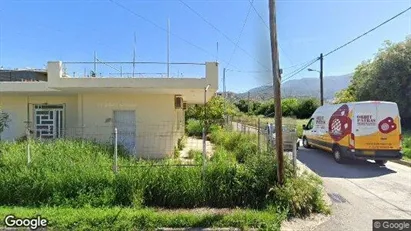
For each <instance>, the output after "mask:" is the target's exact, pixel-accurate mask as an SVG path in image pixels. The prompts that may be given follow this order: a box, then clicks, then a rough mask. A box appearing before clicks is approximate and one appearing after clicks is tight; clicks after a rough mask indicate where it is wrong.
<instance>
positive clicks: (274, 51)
mask: <svg viewBox="0 0 411 231" xmlns="http://www.w3.org/2000/svg"><path fill="white" fill-rule="evenodd" d="M268 5H269V10H270V41H271V62H272V70H273V84H274V112H275V114H274V115H275V137H276V138H275V149H276V154H277V164H278V166H277V180H278V183H279V184H280V185H281V184H283V183H284V154H283V129H282V127H283V126H282V111H281V78H280V62H279V58H278V44H277V25H276V12H275V0H269V3H268Z"/></svg>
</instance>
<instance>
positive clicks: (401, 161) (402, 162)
mask: <svg viewBox="0 0 411 231" xmlns="http://www.w3.org/2000/svg"><path fill="white" fill-rule="evenodd" d="M390 161H391V162H394V163H397V164H401V165H405V166H408V167H411V162H408V161H405V160H390Z"/></svg>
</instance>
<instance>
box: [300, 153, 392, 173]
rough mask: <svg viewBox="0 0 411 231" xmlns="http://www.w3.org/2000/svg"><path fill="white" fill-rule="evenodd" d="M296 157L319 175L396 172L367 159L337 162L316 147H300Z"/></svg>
mask: <svg viewBox="0 0 411 231" xmlns="http://www.w3.org/2000/svg"><path fill="white" fill-rule="evenodd" d="M297 159H298V160H299V161H301V162H302V163H303V164H305V165H306V166H307V167H308V168H310V169H311V170H312V171H314V172H315V173H317V174H318V175H319V176H321V177H335V178H372V177H378V176H382V175H387V174H391V173H396V172H395V171H393V170H391V169H388V168H386V167H380V166H378V165H377V164H375V163H373V162H369V161H360V160H356V161H353V160H352V161H348V162H347V163H345V164H338V163H337V162H335V160H334V158H333V156H332V154H330V153H327V152H325V151H322V150H318V149H305V148H300V150H298V154H297Z"/></svg>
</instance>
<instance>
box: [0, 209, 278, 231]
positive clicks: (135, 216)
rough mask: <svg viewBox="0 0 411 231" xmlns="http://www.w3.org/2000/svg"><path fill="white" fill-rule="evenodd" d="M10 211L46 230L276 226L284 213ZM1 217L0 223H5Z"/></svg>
mask: <svg viewBox="0 0 411 231" xmlns="http://www.w3.org/2000/svg"><path fill="white" fill-rule="evenodd" d="M9 214H13V215H15V216H16V217H18V218H28V217H35V216H36V215H37V214H41V217H42V218H44V219H47V220H48V222H49V223H48V225H49V227H48V229H49V230H156V228H160V227H167V228H181V227H215V228H218V227H221V228H222V227H238V228H240V229H242V230H247V229H248V228H250V227H253V228H257V229H259V230H279V229H280V224H281V221H282V220H284V219H285V217H284V214H281V213H278V212H276V211H270V210H265V211H257V210H246V209H244V210H243V209H233V210H213V209H205V210H203V209H201V210H195V211H190V210H173V211H167V210H159V209H134V208H122V207H111V208H78V209H72V208H62V207H54V208H53V207H40V208H22V207H0V217H2V218H4V217H6V216H7V215H9ZM4 225H5V224H4V219H1V221H0V227H2V226H4Z"/></svg>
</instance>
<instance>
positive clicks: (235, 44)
mask: <svg viewBox="0 0 411 231" xmlns="http://www.w3.org/2000/svg"><path fill="white" fill-rule="evenodd" d="M110 1H113V0H110ZM179 1H180V2H181V3H182V4H184V6H186V7H187V8H188V9H189V10H191V11H192V12H193V13H194V14H196V15H197V16H198V17H200V18H201V19H202V20H203V21H204V22H205V23H207V24H208V25H209V26H211V27H212V28H213V29H214V30H215V31H217V32H218V33H220V34H221V35H223V36H224V37H225V38H226V39H227V40H228V41H230V42H231V43H232V44H234V46H235V47H237V48H238V49H240V50H241V51H242V52H244V54H246V55H247V56H249V57H250V58H252V59H254V61H255V62H257V63H258V64H260V66H262V67H263V68H264V69H267V70H268V69H269V68H267V67H266V66H265V65H264V64H262V63H261V62H260V61H258V60H257V59H256V58H255V57H253V56H252V55H251V54H250V53H248V52H247V51H246V50H244V48H242V47H241V46H239V45H238V44H237V43H236V42H234V41H233V40H232V39H231V38H230V37H228V36H227V35H226V34H225V33H224V32H222V31H221V30H220V29H218V28H217V27H216V26H214V25H213V24H212V23H210V22H209V21H208V20H207V19H205V18H204V17H203V16H202V15H201V14H200V13H198V12H197V11H196V10H194V9H193V8H192V7H191V6H190V5H188V4H187V3H186V2H184V1H183V0H179ZM231 66H233V65H231ZM227 67H228V66H227Z"/></svg>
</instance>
